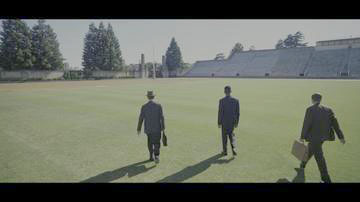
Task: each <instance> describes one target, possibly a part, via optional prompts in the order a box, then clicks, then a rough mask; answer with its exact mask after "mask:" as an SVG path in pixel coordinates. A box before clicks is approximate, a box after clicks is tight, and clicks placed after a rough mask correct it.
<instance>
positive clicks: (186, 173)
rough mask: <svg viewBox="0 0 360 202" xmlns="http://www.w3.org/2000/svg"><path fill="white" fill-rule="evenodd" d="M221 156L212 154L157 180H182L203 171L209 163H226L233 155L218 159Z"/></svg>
mask: <svg viewBox="0 0 360 202" xmlns="http://www.w3.org/2000/svg"><path fill="white" fill-rule="evenodd" d="M221 157H222V155H221V154H217V155H214V156H212V157H210V158H208V159H206V160H203V161H201V162H199V163H197V164H195V165H192V166H188V167H186V168H184V169H182V170H181V171H179V172H177V173H174V174H172V175H170V176H167V177H165V178H163V179H161V180H159V181H158V182H183V181H185V180H187V179H189V178H192V177H194V176H195V175H198V174H199V173H202V172H204V171H205V170H206V169H208V168H209V167H210V166H211V164H226V163H229V162H230V161H232V160H234V157H232V158H231V159H219V158H221Z"/></svg>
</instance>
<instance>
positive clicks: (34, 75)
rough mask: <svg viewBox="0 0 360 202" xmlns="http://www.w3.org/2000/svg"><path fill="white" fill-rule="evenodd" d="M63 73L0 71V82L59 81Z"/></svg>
mask: <svg viewBox="0 0 360 202" xmlns="http://www.w3.org/2000/svg"><path fill="white" fill-rule="evenodd" d="M63 76H64V72H63V71H29V70H24V71H0V80H3V81H4V80H5V81H9V80H54V79H61V78H63Z"/></svg>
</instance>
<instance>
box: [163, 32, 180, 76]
mask: <svg viewBox="0 0 360 202" xmlns="http://www.w3.org/2000/svg"><path fill="white" fill-rule="evenodd" d="M166 66H167V67H168V69H169V71H173V70H177V69H178V68H182V66H183V60H182V56H181V51H180V48H179V46H178V45H177V43H176V41H175V38H174V37H173V38H172V39H171V42H170V46H169V48H168V49H167V51H166Z"/></svg>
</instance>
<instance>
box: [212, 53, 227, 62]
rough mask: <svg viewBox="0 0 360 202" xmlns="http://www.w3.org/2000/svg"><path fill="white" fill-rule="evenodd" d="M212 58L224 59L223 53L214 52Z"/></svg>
mask: <svg viewBox="0 0 360 202" xmlns="http://www.w3.org/2000/svg"><path fill="white" fill-rule="evenodd" d="M214 60H225V55H224V53H218V54H216V56H215V59H214Z"/></svg>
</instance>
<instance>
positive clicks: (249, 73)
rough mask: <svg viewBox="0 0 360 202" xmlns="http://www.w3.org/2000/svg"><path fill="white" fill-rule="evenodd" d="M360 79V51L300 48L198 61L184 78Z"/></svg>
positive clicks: (245, 53) (248, 52)
mask: <svg viewBox="0 0 360 202" xmlns="http://www.w3.org/2000/svg"><path fill="white" fill-rule="evenodd" d="M343 74H345V76H351V77H360V48H350V49H349V48H337V49H334V48H330V49H326V48H325V49H316V48H315V47H301V48H289V49H279V50H276V49H272V50H256V51H244V52H240V53H236V54H234V55H233V56H232V57H230V58H228V59H226V60H207V61H198V62H196V63H195V64H194V65H193V68H192V69H191V70H190V71H188V72H187V73H186V74H185V75H184V76H185V77H217V76H218V77H238V76H240V77H265V76H270V77H300V76H305V77H338V76H344V75H343Z"/></svg>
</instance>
